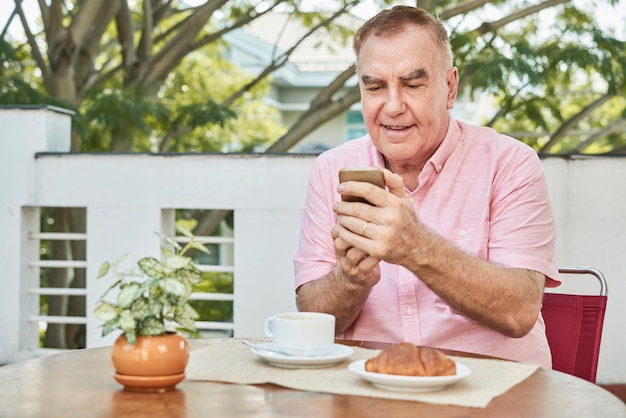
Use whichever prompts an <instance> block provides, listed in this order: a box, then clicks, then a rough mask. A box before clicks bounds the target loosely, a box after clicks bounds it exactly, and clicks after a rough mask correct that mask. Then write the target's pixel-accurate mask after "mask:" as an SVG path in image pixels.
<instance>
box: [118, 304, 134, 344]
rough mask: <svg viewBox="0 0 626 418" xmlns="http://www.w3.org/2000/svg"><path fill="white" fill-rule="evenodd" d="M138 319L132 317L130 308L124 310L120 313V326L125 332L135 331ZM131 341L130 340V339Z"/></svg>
mask: <svg viewBox="0 0 626 418" xmlns="http://www.w3.org/2000/svg"><path fill="white" fill-rule="evenodd" d="M136 325H137V321H135V319H134V318H133V317H132V315H131V314H130V311H129V310H125V311H122V313H121V314H120V328H121V329H122V331H124V333H127V332H131V331H132V332H133V333H134V332H135V326H136ZM129 342H130V341H129Z"/></svg>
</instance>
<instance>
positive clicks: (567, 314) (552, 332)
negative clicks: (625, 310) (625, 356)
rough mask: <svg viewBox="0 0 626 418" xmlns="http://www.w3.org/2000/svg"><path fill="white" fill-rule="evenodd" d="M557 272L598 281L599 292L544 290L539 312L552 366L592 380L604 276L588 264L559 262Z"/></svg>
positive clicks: (601, 320)
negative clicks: (573, 265) (544, 325)
mask: <svg viewBox="0 0 626 418" xmlns="http://www.w3.org/2000/svg"><path fill="white" fill-rule="evenodd" d="M559 272H560V273H561V274H575V275H586V276H585V277H589V275H591V276H594V277H595V278H596V279H597V280H598V281H599V282H600V292H599V295H578V294H562V293H548V292H546V293H544V296H543V307H542V308H541V313H542V315H543V319H544V321H545V324H546V335H547V337H548V344H549V345H550V351H551V352H552V368H553V369H554V370H558V371H561V372H565V373H568V374H571V375H574V376H577V377H580V378H582V379H585V380H588V381H590V382H592V383H595V381H596V372H597V369H598V356H599V354H600V340H601V338H602V326H603V324H604V312H605V310H606V302H607V283H606V279H605V277H604V275H603V274H602V273H601V272H599V271H598V270H596V269H594V268H591V267H567V266H561V267H559Z"/></svg>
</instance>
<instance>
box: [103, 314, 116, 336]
mask: <svg viewBox="0 0 626 418" xmlns="http://www.w3.org/2000/svg"><path fill="white" fill-rule="evenodd" d="M119 328H120V317H119V316H116V317H115V318H113V319H111V320H109V321H107V322H105V323H104V326H103V327H102V336H103V337H104V336H106V335H109V334H110V333H111V332H113V331H115V330H116V329H119Z"/></svg>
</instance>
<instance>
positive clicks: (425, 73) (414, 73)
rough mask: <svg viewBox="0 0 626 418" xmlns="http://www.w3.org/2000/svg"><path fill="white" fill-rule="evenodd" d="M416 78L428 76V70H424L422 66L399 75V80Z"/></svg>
mask: <svg viewBox="0 0 626 418" xmlns="http://www.w3.org/2000/svg"><path fill="white" fill-rule="evenodd" d="M418 78H428V71H426V69H424V68H416V69H415V70H413V71H411V72H410V73H409V74H407V75H404V76H402V77H400V80H402V81H410V80H416V79H418Z"/></svg>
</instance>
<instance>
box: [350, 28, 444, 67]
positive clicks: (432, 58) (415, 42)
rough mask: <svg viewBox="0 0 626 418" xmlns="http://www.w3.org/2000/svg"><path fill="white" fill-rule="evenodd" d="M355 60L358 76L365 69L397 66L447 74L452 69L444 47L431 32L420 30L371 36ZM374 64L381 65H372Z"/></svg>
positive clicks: (365, 40) (368, 36) (401, 30)
mask: <svg viewBox="0 0 626 418" xmlns="http://www.w3.org/2000/svg"><path fill="white" fill-rule="evenodd" d="M359 46H360V48H359V50H358V56H357V60H356V65H357V73H359V74H362V70H363V67H370V66H372V65H374V66H377V67H380V66H383V67H385V66H387V65H394V64H397V63H398V62H401V61H402V62H411V64H410V65H411V66H412V69H413V68H418V67H423V66H426V67H431V71H435V72H436V71H437V68H436V67H441V70H443V71H444V72H445V71H446V70H448V69H449V68H450V67H451V66H452V62H451V57H450V55H449V54H448V50H447V48H445V47H444V46H442V45H441V44H440V43H439V42H438V40H437V39H436V37H435V36H434V34H433V32H432V31H431V30H428V29H427V28H424V27H420V26H408V25H405V26H404V27H399V28H396V30H394V31H385V32H381V33H378V32H371V33H370V34H368V35H367V36H366V37H364V38H363V39H362V42H361V44H360V45H359ZM373 60H375V61H378V62H372V61H373Z"/></svg>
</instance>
